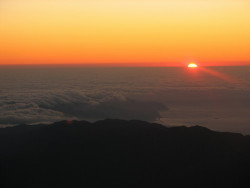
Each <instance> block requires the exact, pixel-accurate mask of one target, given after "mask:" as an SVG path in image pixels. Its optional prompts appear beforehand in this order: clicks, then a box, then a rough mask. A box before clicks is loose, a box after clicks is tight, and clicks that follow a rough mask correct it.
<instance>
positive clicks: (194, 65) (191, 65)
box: [188, 63, 198, 68]
mask: <svg viewBox="0 0 250 188" xmlns="http://www.w3.org/2000/svg"><path fill="white" fill-rule="evenodd" d="M197 67H198V65H197V64H195V63H189V64H188V68H197Z"/></svg>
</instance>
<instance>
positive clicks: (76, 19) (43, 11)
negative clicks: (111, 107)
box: [0, 0, 250, 66]
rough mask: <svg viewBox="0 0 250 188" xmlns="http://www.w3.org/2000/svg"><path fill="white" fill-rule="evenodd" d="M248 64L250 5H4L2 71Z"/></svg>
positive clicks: (159, 1)
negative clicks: (59, 66)
mask: <svg viewBox="0 0 250 188" xmlns="http://www.w3.org/2000/svg"><path fill="white" fill-rule="evenodd" d="M190 61H195V62H198V63H199V64H204V65H241V64H248V65H250V1H249V0H168V1H166V0H84V1H83V0H1V1H0V64H57V63H60V64H61V63H72V64H75V63H88V64H89V63H90V64H91V63H121V64H126V63H128V64H130V63H136V64H140V65H142V66H143V65H146V64H147V65H148V64H150V65H151V64H152V65H163V66H164V65H165V66H179V65H182V64H185V63H187V62H190Z"/></svg>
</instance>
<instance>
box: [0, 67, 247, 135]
mask: <svg viewBox="0 0 250 188" xmlns="http://www.w3.org/2000/svg"><path fill="white" fill-rule="evenodd" d="M235 70H237V71H235ZM216 71H218V72H224V73H225V74H228V75H230V76H232V77H236V78H237V82H235V83H229V82H228V81H225V80H223V79H220V78H217V77H214V76H212V75H208V74H205V73H197V72H196V73H195V72H188V71H187V70H183V69H181V68H103V69H101V68H68V69H67V68H16V69H13V68H2V69H0V86H1V87H0V126H1V127H6V126H13V125H17V124H22V123H25V124H36V123H49V122H55V121H60V120H65V119H78V120H83V119H84V120H89V121H96V120H100V119H105V118H117V119H139V120H146V121H151V122H159V123H163V124H165V125H172V126H177V125H188V126H191V125H196V124H199V125H202V126H207V127H209V128H212V129H216V130H223V131H236V132H244V133H250V118H248V117H249V114H250V110H249V106H250V96H249V93H250V92H249V91H250V89H249V88H250V85H249V83H250V80H249V79H250V78H249V75H250V74H248V73H250V69H249V68H231V69H230V68H229V69H228V68H227V69H225V68H224V69H223V68H217V70H216Z"/></svg>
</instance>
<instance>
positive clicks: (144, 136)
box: [0, 120, 250, 188]
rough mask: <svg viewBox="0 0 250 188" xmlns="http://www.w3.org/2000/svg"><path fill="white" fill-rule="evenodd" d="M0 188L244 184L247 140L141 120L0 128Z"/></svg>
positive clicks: (249, 173)
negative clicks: (168, 126) (21, 187)
mask: <svg viewBox="0 0 250 188" xmlns="http://www.w3.org/2000/svg"><path fill="white" fill-rule="evenodd" d="M0 152H1V155H0V165H1V166H0V168H1V176H0V178H1V181H0V186H1V187H20V186H21V185H24V186H25V187H53V188H55V187H86V188H92V187H100V188H102V187H116V188H120V187H122V188H123V187H128V188H131V187H152V188H158V187H202V188H203V187H222V186H226V187H237V188H239V187H250V186H249V185H250V184H249V180H248V179H249V177H250V137H249V136H242V135H241V134H233V133H219V132H214V131H211V130H209V129H206V128H203V127H199V126H195V127H190V128H187V127H175V128H166V127H163V126H161V125H158V124H151V123H147V122H142V121H122V120H104V121H98V122H96V123H89V122H86V121H80V122H77V121H73V122H67V121H64V122H58V123H54V124H51V125H36V126H28V125H23V126H17V127H14V128H5V129H0Z"/></svg>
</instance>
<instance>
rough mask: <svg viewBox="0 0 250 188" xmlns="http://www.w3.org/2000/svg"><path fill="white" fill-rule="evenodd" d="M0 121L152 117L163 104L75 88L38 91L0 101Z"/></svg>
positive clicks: (139, 118)
mask: <svg viewBox="0 0 250 188" xmlns="http://www.w3.org/2000/svg"><path fill="white" fill-rule="evenodd" d="M0 110H1V112H2V113H1V114H0V124H2V125H11V124H21V123H39V122H54V121H60V120H64V119H79V120H81V119H87V120H100V119H105V118H118V119H127V120H129V119H138V120H146V121H155V120H157V119H158V118H160V112H161V111H165V110H167V107H166V106H165V105H164V104H163V103H160V102H156V101H146V100H138V99H132V98H128V97H124V96H121V95H118V96H117V95H107V96H106V95H105V94H103V95H85V94H82V93H78V92H67V93H65V92H64V93H60V92H59V93H57V94H47V95H41V97H40V98H34V99H32V97H31V98H27V99H26V100H25V98H24V99H23V100H22V101H21V102H17V101H14V100H13V101H6V102H2V103H1V104H0Z"/></svg>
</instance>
